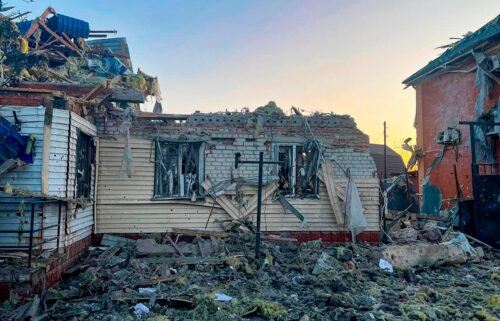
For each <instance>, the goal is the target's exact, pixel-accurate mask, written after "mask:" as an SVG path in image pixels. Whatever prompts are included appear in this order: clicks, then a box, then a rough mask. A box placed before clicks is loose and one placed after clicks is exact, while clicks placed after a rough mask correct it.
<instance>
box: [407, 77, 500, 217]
mask: <svg viewBox="0 0 500 321" xmlns="http://www.w3.org/2000/svg"><path fill="white" fill-rule="evenodd" d="M475 77H476V73H475V72H469V73H458V72H456V73H446V74H442V75H439V76H437V77H435V78H432V79H430V80H427V81H425V82H423V83H421V84H419V85H417V86H416V129H417V144H418V145H419V146H420V147H422V148H423V149H424V152H425V157H424V159H423V160H421V162H420V165H419V184H422V181H423V179H424V174H425V171H426V170H427V168H428V167H429V165H430V164H431V163H432V161H433V160H434V158H435V155H436V153H437V152H438V150H439V149H440V147H441V146H440V145H439V144H437V143H436V135H437V133H438V132H439V131H443V130H445V129H446V128H447V126H448V125H449V124H451V123H452V122H458V121H461V120H474V104H475V102H476V98H477V95H478V92H479V90H478V89H477V88H476V87H475V85H474V80H475ZM499 94H500V85H498V84H497V83H495V82H493V90H492V91H491V93H490V96H489V97H488V98H487V99H486V101H485V104H484V106H485V111H487V110H489V109H490V108H493V107H495V106H496V105H497V104H498V97H499ZM458 129H459V130H460V133H461V142H460V144H459V145H458V146H456V147H447V150H446V151H445V154H444V157H443V160H442V161H441V163H440V164H439V165H437V166H436V167H435V168H434V170H433V171H432V172H431V175H430V183H431V184H434V185H437V186H439V188H440V189H441V191H442V194H443V207H444V208H449V207H450V206H452V205H453V204H455V202H456V201H455V200H456V198H457V187H456V184H455V177H454V171H453V165H454V164H456V166H457V172H458V181H459V184H460V185H461V187H462V191H463V194H464V196H465V197H472V174H471V151H470V141H469V137H470V134H469V127H468V126H465V125H459V126H458Z"/></svg>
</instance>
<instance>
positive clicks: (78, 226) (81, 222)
mask: <svg viewBox="0 0 500 321" xmlns="http://www.w3.org/2000/svg"><path fill="white" fill-rule="evenodd" d="M78 129H79V130H81V131H83V132H84V133H86V134H87V135H89V136H92V137H95V136H96V135H97V129H96V127H95V126H94V125H93V124H92V123H90V122H89V121H87V120H85V119H83V118H82V117H80V116H78V115H77V114H75V113H71V136H70V145H69V159H70V164H69V173H68V175H69V179H68V185H67V190H68V197H71V198H73V197H75V196H76V175H75V174H76V141H77V137H78V136H77V130H78ZM94 177H95V171H94V168H93V169H92V190H91V197H93V192H94V188H93V186H94V184H93V182H94ZM66 218H67V223H65V226H66V229H67V232H68V235H66V240H65V242H66V244H71V243H74V242H76V241H79V240H81V239H83V238H85V237H87V236H89V235H91V234H92V226H93V225H94V206H93V202H90V203H88V205H87V206H86V207H85V208H84V209H82V208H76V207H75V206H69V207H68V211H67V213H66Z"/></svg>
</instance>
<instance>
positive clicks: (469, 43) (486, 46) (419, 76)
mask: <svg viewBox="0 0 500 321" xmlns="http://www.w3.org/2000/svg"><path fill="white" fill-rule="evenodd" d="M499 39H500V15H497V16H496V17H495V18H494V19H493V20H491V21H490V22H488V23H487V24H485V25H484V26H482V27H481V28H479V29H478V30H477V31H476V32H474V33H471V34H469V35H467V36H465V37H464V38H463V39H461V40H460V41H458V42H457V43H455V44H453V46H452V47H450V48H449V49H447V50H446V51H445V52H443V53H442V54H441V55H439V56H438V57H437V58H436V59H433V60H431V61H430V62H429V63H428V64H427V65H425V66H424V67H423V68H421V69H420V70H418V71H417V72H415V73H414V74H412V75H411V76H409V77H408V78H406V79H405V80H403V82H402V83H403V84H404V85H405V86H406V87H409V86H415V85H418V84H419V83H421V82H422V81H424V80H425V79H428V78H430V77H434V76H435V75H436V74H437V73H440V72H444V71H448V70H449V69H450V67H449V65H450V64H451V63H456V62H458V61H459V60H462V59H464V58H470V57H471V56H472V52H474V51H478V50H479V51H485V50H489V51H491V46H492V45H493V46H495V44H498V41H499ZM496 47H498V46H496Z"/></svg>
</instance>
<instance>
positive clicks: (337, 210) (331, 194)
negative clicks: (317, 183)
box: [321, 160, 344, 225]
mask: <svg viewBox="0 0 500 321" xmlns="http://www.w3.org/2000/svg"><path fill="white" fill-rule="evenodd" d="M321 168H322V171H323V179H324V182H325V185H326V191H327V192H328V198H329V199H330V204H331V205H332V209H333V214H334V215H335V219H336V220H337V224H340V225H343V224H344V215H343V213H342V209H341V207H340V202H339V198H338V193H337V188H336V187H335V181H334V180H333V172H332V170H331V169H332V168H333V163H332V161H330V160H325V162H324V163H322V164H321Z"/></svg>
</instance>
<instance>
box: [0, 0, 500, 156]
mask: <svg viewBox="0 0 500 321" xmlns="http://www.w3.org/2000/svg"><path fill="white" fill-rule="evenodd" d="M4 2H6V1H4ZM8 2H9V4H10V5H15V6H16V7H17V8H18V9H20V10H21V11H23V10H29V11H32V14H31V15H30V18H33V17H35V16H38V15H40V14H41V13H42V12H43V10H44V9H45V8H46V7H48V6H52V7H53V8H54V9H55V10H56V12H59V13H62V14H65V15H69V16H73V17H76V18H79V19H82V20H86V21H88V22H89V23H90V27H91V29H93V30H98V29H116V30H118V35H117V36H125V37H127V40H128V43H129V47H130V52H131V56H132V63H133V65H134V68H137V67H139V68H141V70H143V71H144V72H146V73H148V74H150V75H155V76H158V77H159V81H160V84H161V90H162V96H163V109H164V112H166V113H191V112H194V111H196V110H199V111H203V112H214V111H224V110H229V111H234V110H240V109H241V108H242V107H250V109H251V110H252V109H254V108H256V107H258V106H262V105H265V104H266V103H267V102H268V101H270V100H273V101H275V102H276V103H277V104H278V105H279V106H280V107H282V108H283V109H284V110H285V112H288V111H289V110H290V107H291V106H292V105H293V106H296V107H299V108H301V109H304V110H306V111H311V112H313V111H319V112H326V113H330V112H333V113H336V114H349V115H351V116H352V117H354V119H355V121H356V123H357V124H358V127H359V128H360V129H361V130H362V131H363V132H365V133H366V134H368V135H369V136H370V142H371V143H383V122H384V121H386V122H387V136H388V137H387V142H388V144H389V146H391V147H393V148H394V149H395V150H396V151H397V152H400V153H401V152H402V150H401V148H400V146H401V143H402V141H403V140H404V139H405V138H407V137H414V135H415V131H414V128H413V121H414V117H415V91H414V89H413V88H407V89H404V86H403V85H402V84H401V82H402V81H403V80H404V79H405V78H407V77H408V76H409V75H411V74H412V73H414V72H415V71H417V70H418V69H420V68H421V67H423V66H424V65H425V64H426V63H427V62H428V61H429V60H431V59H433V58H435V57H437V56H438V55H439V54H440V53H441V52H442V50H437V49H435V48H436V47H438V46H441V45H444V44H448V43H450V42H452V40H450V39H449V38H450V37H460V36H462V35H463V34H465V33H467V32H468V31H475V30H477V29H478V28H479V27H481V26H482V25H484V24H485V23H486V22H488V21H489V20H491V19H493V18H494V17H495V16H497V15H498V14H499V13H500V1H498V0H491V1H490V0H481V1H477V0H475V1H474V0H440V1H430V0H419V1H414V0H408V1H407V0H398V1H392V0H384V1H375V0H371V1H368V0H366V1H363V0H361V1H357V0H321V1H320V0H255V1H246V0H206V1H201V0H164V1H160V0H143V1H123V0H106V1H102V0H86V1H81V0H59V1H57V0H34V2H32V3H29V1H28V0H26V1H24V0H10V1H8ZM413 142H415V140H413Z"/></svg>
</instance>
